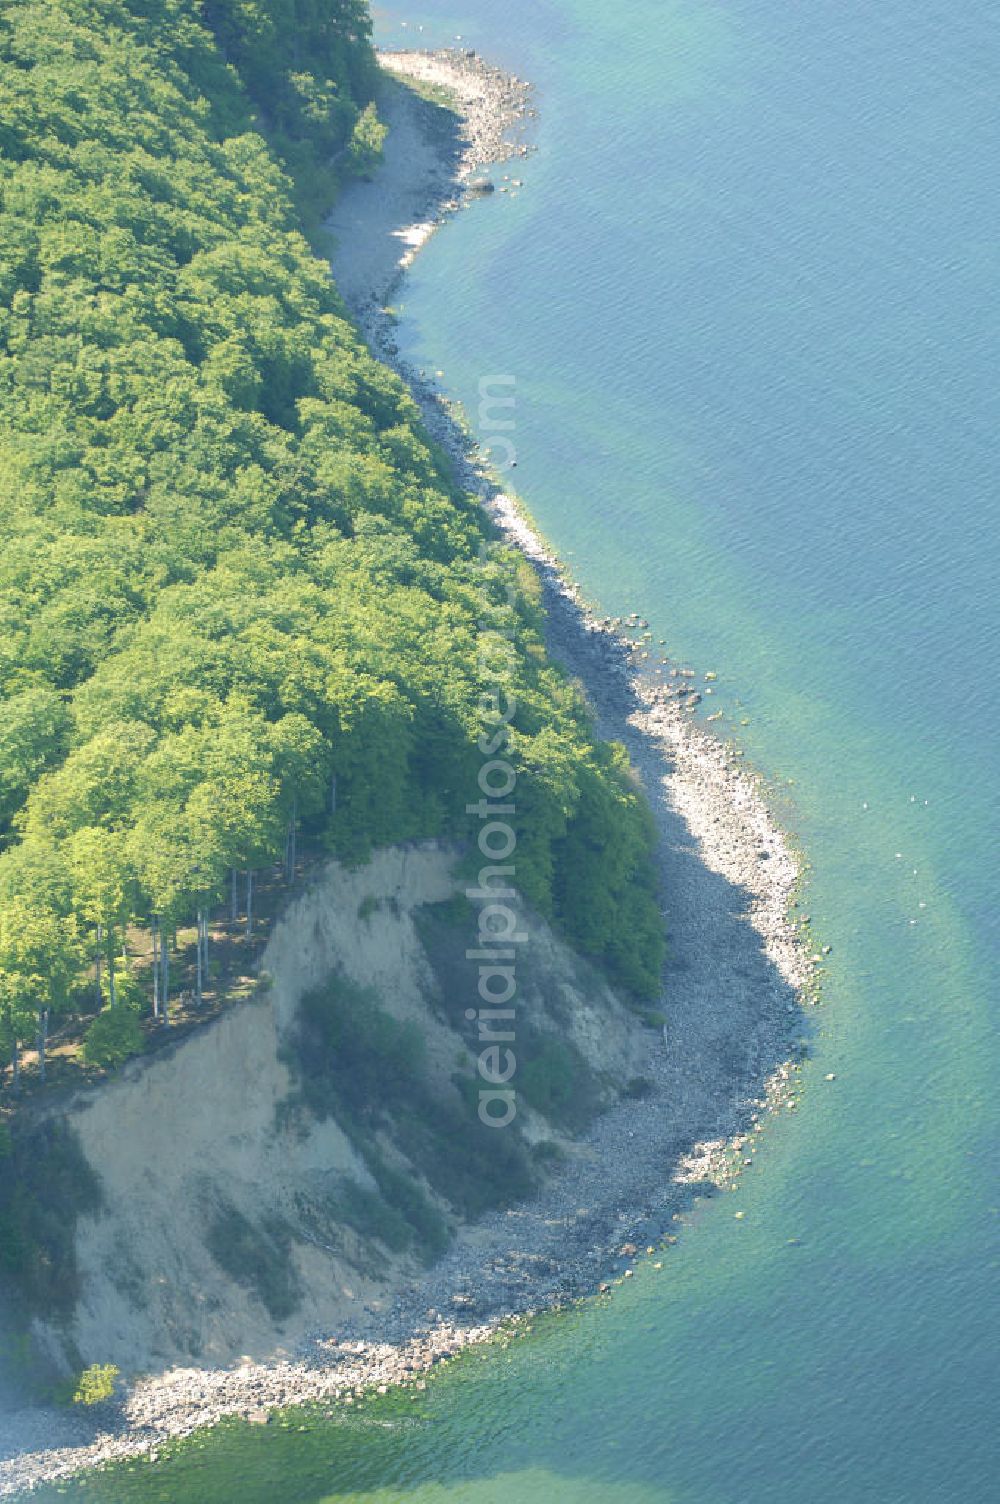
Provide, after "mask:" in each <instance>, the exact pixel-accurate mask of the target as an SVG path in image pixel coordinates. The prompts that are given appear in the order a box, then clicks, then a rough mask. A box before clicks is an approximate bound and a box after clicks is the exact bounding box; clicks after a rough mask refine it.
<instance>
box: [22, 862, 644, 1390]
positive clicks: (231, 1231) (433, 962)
mask: <svg viewBox="0 0 1000 1504" xmlns="http://www.w3.org/2000/svg"><path fill="white" fill-rule="evenodd" d="M455 862H456V858H455V854H454V852H452V851H449V850H447V849H444V848H442V847H440V846H439V845H436V844H430V843H428V844H425V845H421V846H415V847H407V848H389V849H386V850H383V851H380V852H378V853H376V855H375V856H374V858H373V859H372V861H371V862H370V863H369V864H368V865H366V866H365V867H363V868H360V869H355V870H348V869H346V868H344V867H342V866H340V865H338V864H337V863H335V862H331V863H329V864H328V865H327V866H326V867H325V868H324V869H323V871H322V872H321V874H320V875H319V876H318V878H317V879H316V880H315V881H314V882H313V883H312V884H311V885H310V887H309V889H308V890H307V891H306V892H305V893H303V894H302V895H301V896H300V897H298V898H296V899H295V900H294V901H293V902H291V903H290V905H289V907H288V908H287V910H286V911H285V914H284V916H283V917H282V918H281V919H280V920H279V921H278V922H277V923H276V924H275V926H274V929H273V931H272V934H271V937H270V940H269V943H268V945H267V948H266V951H265V953H264V957H263V961H262V972H263V977H262V985H261V988H260V991H259V995H258V996H256V997H255V998H254V999H253V1000H251V1001H248V1002H242V1003H236V1004H234V1005H233V1006H232V1007H231V1008H230V1009H229V1010H228V1011H226V1012H224V1013H223V1014H222V1015H221V1016H219V1017H218V1018H217V1019H216V1020H215V1021H214V1022H211V1023H208V1024H206V1025H205V1027H204V1028H203V1029H201V1030H200V1031H198V1032H196V1033H194V1034H192V1035H190V1036H188V1037H187V1038H185V1039H183V1040H182V1041H180V1042H179V1043H178V1044H177V1046H176V1047H175V1048H173V1049H168V1050H165V1051H162V1052H161V1053H159V1054H157V1055H154V1056H152V1057H149V1058H146V1059H137V1060H135V1061H133V1062H131V1063H130V1064H129V1065H127V1066H126V1067H125V1068H124V1069H123V1070H122V1071H121V1072H120V1074H119V1075H118V1076H117V1077H115V1078H113V1079H112V1080H110V1081H108V1082H107V1083H105V1084H103V1085H101V1086H100V1087H99V1088H97V1089H93V1090H90V1091H87V1092H84V1093H81V1094H80V1095H79V1096H78V1097H77V1098H76V1099H75V1100H74V1101H73V1102H72V1103H71V1105H70V1107H69V1109H68V1113H67V1120H68V1123H69V1125H70V1127H71V1128H72V1129H73V1130H74V1131H75V1134H76V1136H77V1139H78V1142H79V1146H80V1149H81V1150H82V1153H83V1156H84V1157H85V1159H86V1161H87V1162H88V1163H89V1165H90V1167H91V1168H92V1169H93V1171H94V1172H95V1174H96V1176H97V1178H98V1180H99V1182H100V1188H101V1198H100V1199H101V1206H100V1209H99V1210H97V1211H94V1212H91V1213H88V1214H86V1215H81V1216H80V1217H79V1218H78V1220H77V1223H76V1232H75V1238H76V1247H75V1253H76V1261H77V1266H78V1271H79V1291H80V1293H79V1298H78V1300H77V1302H76V1305H75V1308H74V1309H73V1311H72V1314H71V1315H70V1316H68V1317H66V1318H65V1319H64V1320H63V1321H62V1322H61V1323H59V1324H55V1323H52V1324H49V1325H47V1326H45V1325H42V1324H40V1323H36V1329H35V1330H36V1335H37V1336H38V1338H39V1340H40V1341H41V1343H42V1344H43V1346H45V1347H46V1348H47V1349H48V1350H49V1351H50V1353H52V1355H53V1356H54V1357H56V1358H57V1360H61V1361H62V1362H63V1363H65V1364H70V1363H77V1362H80V1361H82V1362H84V1363H93V1362H111V1363H116V1364H118V1365H119V1366H120V1367H121V1368H122V1369H123V1370H124V1371H126V1372H131V1373H134V1372H137V1371H144V1370H153V1369H159V1368H162V1367H164V1366H167V1365H170V1364H176V1363H185V1362H192V1361H195V1362H199V1363H212V1364H218V1363H224V1362H228V1361H231V1360H232V1359H234V1358H236V1357H239V1356H240V1355H242V1354H249V1355H252V1356H254V1357H258V1358H259V1357H265V1356H270V1355H274V1354H276V1353H280V1352H281V1351H282V1350H283V1349H285V1348H289V1347H291V1346H292V1345H293V1344H294V1342H295V1341H296V1339H297V1338H298V1337H299V1336H300V1335H301V1334H302V1333H303V1332H305V1331H307V1330H315V1329H316V1328H317V1327H320V1328H323V1329H325V1330H329V1331H331V1332H336V1330H337V1327H338V1323H341V1322H343V1321H344V1320H345V1319H348V1318H349V1317H350V1316H351V1315H352V1314H358V1313H359V1312H360V1310H361V1308H362V1306H363V1305H364V1304H369V1305H376V1306H378V1304H379V1303H381V1302H384V1301H385V1300H386V1299H387V1297H389V1296H390V1295H391V1292H392V1290H393V1288H394V1287H395V1286H396V1285H398V1284H399V1283H400V1282H402V1281H403V1280H405V1279H408V1278H411V1277H412V1276H413V1275H414V1274H415V1273H416V1272H417V1271H418V1270H419V1268H420V1267H421V1259H422V1258H423V1259H426V1256H427V1250H426V1248H425V1249H420V1248H419V1247H416V1246H412V1245H411V1246H405V1247H401V1246H399V1243H400V1240H399V1239H398V1238H396V1239H394V1238H393V1237H391V1236H390V1235H389V1233H388V1232H387V1231H386V1226H385V1224H384V1221H383V1222H380V1220H379V1218H378V1217H377V1216H375V1215H369V1213H372V1209H373V1208H376V1209H377V1208H379V1207H381V1208H382V1210H383V1212H385V1209H386V1206H388V1208H389V1210H388V1212H387V1213H386V1215H387V1216H388V1217H390V1219H391V1217H392V1216H393V1215H396V1212H395V1209H394V1208H393V1207H392V1201H393V1196H392V1194H391V1193H389V1192H387V1191H386V1185H385V1182H384V1181H383V1183H382V1185H381V1186H380V1185H379V1183H378V1182H377V1179H376V1176H377V1174H378V1170H377V1169H376V1171H375V1173H374V1174H373V1168H372V1166H373V1164H380V1165H389V1166H390V1167H391V1171H392V1173H393V1174H395V1175H396V1176H397V1177H399V1176H402V1177H404V1178H405V1183H406V1184H407V1185H408V1186H411V1187H414V1188H419V1195H420V1196H421V1197H422V1198H423V1203H424V1204H425V1205H426V1206H428V1207H429V1208H431V1210H432V1211H433V1214H434V1215H435V1216H436V1217H437V1218H438V1220H439V1222H441V1220H442V1219H443V1222H444V1223H447V1224H448V1225H452V1226H453V1225H455V1223H456V1222H458V1221H460V1220H461V1218H462V1217H463V1215H467V1212H466V1211H464V1210H463V1209H462V1208H461V1207H456V1206H455V1205H452V1204H449V1201H448V1199H447V1196H446V1195H445V1194H442V1183H441V1181H440V1180H439V1182H438V1184H437V1185H436V1186H433V1185H431V1184H430V1183H429V1181H428V1178H427V1175H426V1173H425V1172H426V1165H425V1164H423V1163H422V1162H421V1160H420V1158H419V1156H418V1155H417V1154H416V1153H415V1152H412V1153H411V1150H410V1148H409V1138H410V1135H409V1133H408V1131H407V1130H405V1129H404V1130H403V1131H400V1132H399V1133H398V1134H396V1133H394V1132H393V1131H392V1124H393V1112H394V1104H393V1102H392V1101H391V1100H387V1101H386V1102H384V1103H382V1104H380V1115H379V1121H378V1124H377V1126H376V1129H375V1130H374V1132H373V1134H372V1135H371V1136H370V1137H369V1139H368V1141H367V1142H368V1146H369V1147H368V1148H367V1149H366V1146H365V1143H364V1142H363V1141H362V1140H361V1139H360V1138H359V1137H358V1135H357V1134H355V1133H354V1132H353V1126H352V1124H351V1123H350V1122H347V1123H346V1131H345V1120H344V1115H343V1113H340V1114H339V1121H338V1116H337V1115H326V1114H323V1113H319V1112H317V1111H316V1109H315V1105H314V1104H310V1103H309V1101H308V1100H304V1099H303V1096H302V1094H301V1092H299V1091H298V1085H299V1076H300V1071H301V1066H300V1062H299V1061H298V1060H297V1059H296V1047H298V1049H299V1050H300V1051H301V1041H300V1040H299V1043H298V1046H296V1040H297V1039H299V1036H298V1034H297V1031H298V1029H299V1027H300V1003H301V1001H302V999H303V997H305V996H306V995H307V994H312V993H314V992H315V991H316V989H322V988H323V987H324V986H326V985H328V984H330V982H331V979H336V980H337V982H338V983H339V984H340V985H342V986H344V987H347V988H350V989H353V992H352V994H351V995H352V996H353V995H358V996H360V995H361V993H362V991H363V992H364V995H365V996H366V997H367V998H368V999H369V1000H371V1001H372V1002H373V1003H374V1004H375V1005H376V1006H377V1008H378V1009H379V1010H380V1011H381V1012H382V1013H385V1014H389V1015H391V1018H392V1020H395V1021H396V1022H397V1023H398V1024H399V1026H400V1027H401V1028H404V1029H405V1027H406V1026H408V1025H409V1026H413V1025H415V1026H416V1029H417V1030H419V1036H420V1039H421V1041H422V1045H421V1049H420V1052H419V1061H417V1060H416V1059H415V1061H414V1066H413V1069H414V1071H417V1070H419V1072H420V1073H421V1076H422V1078H423V1085H424V1088H425V1089H426V1093H427V1094H428V1095H427V1097H426V1099H427V1100H432V1099H434V1100H438V1099H439V1100H440V1101H441V1102H442V1103H448V1102H450V1103H451V1110H452V1114H453V1116H452V1119H450V1120H449V1121H460V1120H461V1119H460V1114H459V1117H458V1118H456V1117H455V1113H456V1112H457V1111H458V1109H459V1107H460V1108H461V1109H462V1111H465V1112H467V1113H468V1114H469V1116H470V1119H474V1118H475V1116H476V1112H477V1108H476V1100H475V1092H476V1090H477V1089H478V1087H479V1084H480V1083H479V1080H478V1078H477V1075H476V1069H475V1052H476V1051H478V1049H479V1048H480V1046H479V1044H478V1043H477V1042H475V1041H476V1039H477V1036H476V1034H475V1032H474V1031H475V1029H476V1028H477V1027H478V1024H470V1023H467V1022H466V1021H465V1020H466V1008H468V1010H469V1011H470V1012H471V1011H473V1010H474V1009H475V1008H476V1007H482V1004H481V1003H480V1002H479V999H478V998H477V997H476V995H475V992H476V980H475V972H474V971H469V976H468V982H469V985H470V986H471V995H464V996H457V995H456V993H457V992H459V991H461V992H463V993H464V991H465V985H466V983H465V981H463V973H462V971H461V967H462V966H463V965H467V962H466V960H465V950H466V949H467V948H470V947H474V946H475V944H476V938H477V923H478V917H477V914H476V912H475V910H469V911H462V913H461V917H456V909H455V894H456V892H461V890H462V886H463V885H462V884H461V883H459V882H458V880H457V879H456V876H455ZM435 916H437V917H435ZM521 928H522V930H523V932H524V935H525V938H524V940H523V941H521V942H520V944H519V950H518V958H519V962H521V971H522V974H521V975H520V976H519V978H518V996H517V999H516V1007H517V1022H516V1024H515V1033H517V1032H518V1031H522V1030H525V1029H530V1034H531V1039H532V1041H534V1045H535V1047H536V1048H537V1047H538V1042H539V1041H541V1042H542V1045H543V1046H544V1047H545V1048H547V1049H549V1051H550V1052H552V1051H557V1050H562V1051H568V1052H569V1056H570V1058H571V1059H572V1061H574V1062H575V1063H576V1066H577V1067H578V1068H579V1069H580V1070H582V1071H583V1072H584V1073H585V1074H586V1076H587V1080H588V1083H589V1089H590V1090H591V1093H592V1097H593V1100H594V1101H595V1102H597V1101H599V1100H602V1099H603V1100H607V1099H609V1098H610V1097H611V1096H613V1095H614V1094H615V1092H616V1089H617V1088H618V1087H620V1086H621V1085H622V1084H623V1083H624V1082H625V1081H627V1080H628V1079H629V1078H630V1077H631V1076H632V1075H634V1074H635V1072H636V1070H637V1069H638V1068H639V1062H640V1061H641V1058H642V1047H641V1043H640V1035H641V1029H640V1027H639V1025H638V1024H637V1021H636V1020H635V1018H634V1017H633V1015H632V1014H630V1013H629V1012H628V1010H627V1009H626V1008H625V1007H624V1006H623V1004H622V1003H621V1001H620V1000H619V999H618V997H617V996H616V995H615V994H614V993H613V992H612V990H611V989H610V988H609V987H608V986H607V984H606V983H605V982H604V981H603V980H602V979H601V978H600V977H599V976H598V974H597V973H595V972H594V971H593V969H592V968H590V967H589V966H588V965H586V964H585V963H583V962H581V961H580V959H579V958H578V957H577V956H575V955H574V954H573V953H572V952H570V951H569V950H568V949H567V947H566V946H565V945H564V944H563V943H562V942H561V941H560V940H559V939H558V938H557V937H556V936H555V935H554V933H553V932H552V930H551V929H550V928H549V927H548V926H547V925H546V924H545V923H543V922H542V921H540V920H539V919H537V918H536V917H533V916H531V915H530V914H525V915H524V916H523V919H522V923H521ZM445 953H447V954H448V955H450V956H451V957H452V958H458V959H457V960H453V962H449V963H448V964H445V962H444V961H443V960H442V957H443V956H444V955H445ZM521 958H523V962H522V961H521ZM470 1031H473V1032H470ZM414 1036H415V1031H414V1030H413V1029H412V1028H411V1029H410V1032H409V1033H408V1034H406V1035H405V1037H407V1038H413V1037H414ZM546 1041H548V1044H547V1045H546ZM518 1048H519V1045H518V1043H517V1042H516V1041H515V1049H518ZM470 1051H471V1052H472V1053H471V1054H470ZM462 1061H464V1069H465V1071H466V1074H467V1077H468V1083H469V1090H467V1091H466V1092H465V1093H464V1094H463V1093H462V1092H460V1091H459V1090H458V1088H457V1086H456V1078H455V1070H456V1062H462ZM513 1084H514V1085H515V1086H517V1084H518V1081H517V1078H516V1077H515V1080H514V1083H513ZM542 1107H543V1109H545V1110H538V1109H537V1106H536V1107H532V1106H531V1105H530V1102H528V1101H522V1100H521V1099H520V1096H519V1098H518V1118H517V1132H518V1134H519V1135H520V1142H521V1144H522V1145H523V1146H524V1149H525V1150H527V1151H530V1150H531V1146H532V1145H536V1146H537V1144H538V1142H539V1141H541V1140H547V1141H549V1142H550V1143H551V1142H557V1143H558V1142H559V1141H560V1140H561V1139H563V1138H564V1137H565V1133H566V1132H567V1131H568V1125H567V1123H566V1121H565V1119H560V1118H559V1115H558V1114H557V1113H555V1112H554V1111H553V1112H552V1113H551V1114H550V1115H546V1114H547V1112H548V1109H547V1104H546V1103H545V1102H544V1101H543V1103H542ZM502 1131H503V1132H507V1131H508V1130H502ZM359 1145H360V1147H359ZM373 1146H374V1148H373ZM373 1152H374V1158H373ZM536 1158H537V1160H538V1163H539V1164H540V1163H541V1162H542V1160H543V1156H542V1155H541V1154H539V1155H537V1156H536ZM432 1178H433V1177H432ZM395 1183H396V1184H398V1183H399V1182H398V1180H397V1181H396V1182H395ZM445 1184H446V1181H445ZM380 1198H381V1199H380ZM359 1207H360V1208H361V1213H363V1214H359ZM366 1209H367V1211H366Z"/></svg>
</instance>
